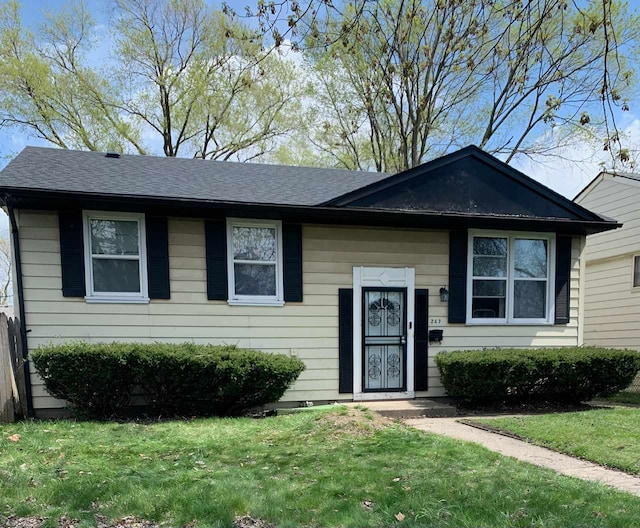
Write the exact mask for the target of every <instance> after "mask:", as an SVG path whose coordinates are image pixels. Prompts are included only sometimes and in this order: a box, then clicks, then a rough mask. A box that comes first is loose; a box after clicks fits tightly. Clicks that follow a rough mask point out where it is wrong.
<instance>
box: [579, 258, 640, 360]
mask: <svg viewBox="0 0 640 528" xmlns="http://www.w3.org/2000/svg"><path fill="white" fill-rule="evenodd" d="M632 271H633V257H632V256H630V255H623V256H620V257H614V258H611V259H607V260H599V261H595V262H587V282H586V287H585V323H584V339H585V343H587V344H589V345H596V346H607V347H615V348H635V349H638V350H640V324H638V323H639V322H640V288H634V287H633V283H632Z"/></svg>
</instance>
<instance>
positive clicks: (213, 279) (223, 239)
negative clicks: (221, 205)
mask: <svg viewBox="0 0 640 528" xmlns="http://www.w3.org/2000/svg"><path fill="white" fill-rule="evenodd" d="M204 237H205V244H206V255H207V299H209V300H210V301H226V300H227V299H228V297H229V295H228V291H227V225H226V223H225V222H224V221H220V220H205V222H204Z"/></svg>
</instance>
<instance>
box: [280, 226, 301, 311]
mask: <svg viewBox="0 0 640 528" xmlns="http://www.w3.org/2000/svg"><path fill="white" fill-rule="evenodd" d="M282 253H283V257H284V264H283V274H284V300H285V302H302V226H301V225H300V224H283V225H282Z"/></svg>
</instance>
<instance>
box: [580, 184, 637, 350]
mask: <svg viewBox="0 0 640 528" xmlns="http://www.w3.org/2000/svg"><path fill="white" fill-rule="evenodd" d="M575 201H576V202H577V203H578V204H580V205H582V206H584V207H588V208H590V209H592V210H594V211H597V212H598V213H600V214H601V215H606V216H609V217H613V218H616V219H619V220H620V221H622V222H623V223H624V226H623V227H622V229H618V230H615V231H610V232H601V233H595V234H593V235H592V236H589V237H588V239H587V245H586V248H585V262H586V288H585V292H584V306H585V310H584V317H585V318H584V339H585V343H587V344H591V345H606V346H611V347H616V348H635V349H638V350H640V325H639V324H638V319H639V318H640V205H639V204H640V174H630V173H624V172H601V173H600V174H598V176H596V177H595V178H594V179H593V180H592V181H591V182H590V183H589V184H588V185H587V186H586V187H585V188H584V189H583V190H582V191H581V192H580V193H579V194H578V196H576V198H575Z"/></svg>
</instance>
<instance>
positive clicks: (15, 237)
mask: <svg viewBox="0 0 640 528" xmlns="http://www.w3.org/2000/svg"><path fill="white" fill-rule="evenodd" d="M3 201H4V203H5V205H6V206H7V214H8V215H9V223H10V224H11V237H12V241H13V244H12V245H13V257H14V262H15V266H16V268H15V269H16V284H14V294H15V293H16V291H15V290H17V295H18V318H19V321H20V344H21V345H22V359H23V360H24V362H23V368H24V380H25V381H24V384H25V392H26V395H27V418H31V417H33V416H34V413H33V397H32V394H31V374H30V372H29V346H28V342H27V322H26V314H25V309H24V292H23V290H24V288H23V284H22V259H21V258H20V234H19V232H18V223H17V222H16V215H15V210H14V208H13V205H12V204H13V201H14V200H13V198H12V197H11V195H10V194H7V195H5V196H4V200H3Z"/></svg>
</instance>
